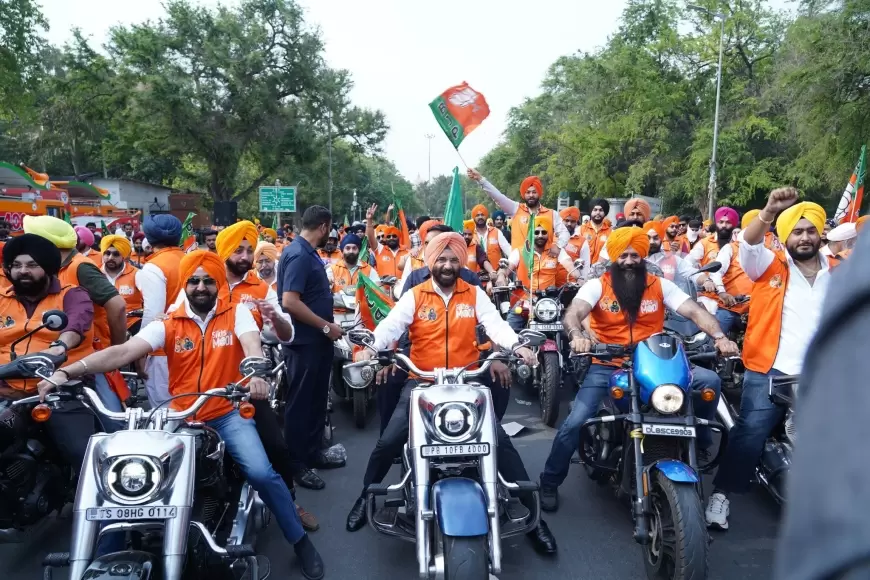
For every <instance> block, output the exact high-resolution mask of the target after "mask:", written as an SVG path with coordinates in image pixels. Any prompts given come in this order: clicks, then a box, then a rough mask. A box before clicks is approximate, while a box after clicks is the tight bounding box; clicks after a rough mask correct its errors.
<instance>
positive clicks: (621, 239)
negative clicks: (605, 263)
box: [604, 228, 649, 262]
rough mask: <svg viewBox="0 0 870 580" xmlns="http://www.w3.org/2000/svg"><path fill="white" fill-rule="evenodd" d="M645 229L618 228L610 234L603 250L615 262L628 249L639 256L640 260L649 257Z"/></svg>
mask: <svg viewBox="0 0 870 580" xmlns="http://www.w3.org/2000/svg"><path fill="white" fill-rule="evenodd" d="M646 232H647V228H619V229H616V230H613V231H612V232H610V236H609V237H608V238H607V243H606V244H605V246H604V247H605V248H607V255H608V256H610V259H611V260H612V261H614V262H615V261H616V259H617V258H619V256H621V255H622V253H623V252H624V251H625V250H627V249H628V248H634V250H635V251H636V252H637V253H638V254H640V257H641V258H646V257H647V255H649V237H648V236H647V233H646Z"/></svg>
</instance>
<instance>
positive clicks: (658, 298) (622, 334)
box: [540, 220, 737, 511]
mask: <svg viewBox="0 0 870 580" xmlns="http://www.w3.org/2000/svg"><path fill="white" fill-rule="evenodd" d="M647 221H649V220H647ZM647 231H648V229H645V228H638V227H621V228H618V229H616V230H614V231H613V232H612V233H611V235H610V237H608V239H607V248H606V249H607V252H608V254H609V255H610V256H612V260H613V261H612V263H611V264H610V266H609V267H608V269H607V271H606V272H605V273H604V275H603V276H601V277H600V278H593V279H592V280H589V281H588V282H586V284H584V285H583V286H581V287H580V290H579V291H578V293H577V296H576V297H575V298H574V300H573V301H572V303H571V306H570V307H569V308H568V312H567V313H566V315H565V318H564V321H563V323H564V325H565V329H566V330H567V332H568V336H569V337H570V339H571V348H572V349H573V350H574V352H576V353H584V352H589V351H590V350H592V346H593V340H592V339H591V338H589V336H591V335H587V333H586V331H585V330H584V329H583V326H582V323H583V322H584V320H586V319H587V317H588V322H589V327H590V328H591V330H592V331H593V333H594V336H595V337H596V340H597V341H598V342H600V343H606V344H622V345H633V344H638V343H640V342H642V341H645V340H647V339H649V338H650V337H652V336H653V335H655V334H658V333H661V332H663V330H664V323H665V310H666V309H667V310H670V311H674V312H677V313H678V314H680V315H681V316H684V317H686V318H688V319H690V320H692V321H693V322H694V323H695V324H697V325H698V327H699V328H701V330H703V331H704V332H706V333H707V334H709V335H710V336H713V337H714V338H716V347H717V348H718V349H719V351H720V352H722V353H723V354H736V353H737V345H736V344H734V343H733V342H731V341H729V340H728V339H727V338H726V337H725V335H724V334H723V333H722V331H721V330H720V329H719V324H718V323H717V321H716V319H715V318H714V317H713V316H712V315H711V314H709V313H708V312H707V311H706V310H704V309H703V308H701V307H700V306H699V305H698V304H697V303H696V302H695V301H693V300H692V299H691V298H690V297H689V296H688V295H687V294H686V293H685V292H683V291H682V290H680V288H679V287H678V286H677V285H675V284H674V283H673V282H671V281H670V280H667V279H665V278H660V277H658V276H654V275H653V274H651V273H649V272H648V271H647V263H646V261H645V260H644V257H645V256H646V255H647V253H648V252H649V238H648V237H647ZM655 233H657V232H655ZM620 364H621V361H609V360H606V361H605V360H598V359H593V361H592V365H591V366H590V368H589V371H588V372H587V374H586V377H585V379H584V380H583V385H582V386H581V388H580V390H579V391H578V392H577V396H576V397H575V399H574V405H573V407H572V408H571V413H570V414H569V415H568V417H567V418H566V419H565V421H564V422H563V423H562V424H561V425H560V426H559V431H558V432H557V433H556V437H555V438H554V439H553V446H552V448H551V450H550V455H549V457H547V461H546V463H545V465H544V471H543V473H542V474H541V480H540V481H541V508H542V509H544V510H546V511H555V510H556V509H558V507H559V493H558V488H559V486H560V485H561V484H562V482H563V481H564V480H565V477H566V476H567V475H568V468H569V466H570V465H571V457H572V456H573V455H574V452H575V451H576V450H577V442H578V441H579V439H580V437H579V436H580V429H581V428H582V426H583V424H584V423H585V422H586V421H587V420H588V419H589V418H590V417H592V416H593V415H594V414H595V412H596V411H597V409H598V406H599V404H600V403H601V401H602V400H603V399H604V398H605V397H607V396H608V393H609V390H608V388H607V387H608V381H609V380H610V377H611V375H612V374H613V371H614V369H616V368H619V365H620ZM692 379H693V380H692V387H693V388H694V389H711V390H712V391H714V393H716V394H717V395H718V391H719V389H720V386H721V381H720V379H719V376H718V375H717V374H716V373H715V372H713V371H711V370H708V369H703V368H700V367H695V368H693V369H692ZM717 399H718V396H715V397H714V398H713V401H710V402H699V403H697V404H696V405H695V413H696V415H697V416H698V417H701V418H703V419H707V420H712V419H713V417H714V416H715V413H716V404H717ZM697 443H698V447H699V448H700V449H705V448H706V447H708V446H709V445H711V444H712V435H711V433H710V430H709V429H704V428H699V429H698V431H697Z"/></svg>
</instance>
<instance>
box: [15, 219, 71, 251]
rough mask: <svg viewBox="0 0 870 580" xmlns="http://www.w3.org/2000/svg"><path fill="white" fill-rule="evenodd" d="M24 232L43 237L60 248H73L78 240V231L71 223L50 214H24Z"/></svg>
mask: <svg viewBox="0 0 870 580" xmlns="http://www.w3.org/2000/svg"><path fill="white" fill-rule="evenodd" d="M24 233H25V234H36V235H37V236H40V237H43V238H45V239H46V240H48V241H49V242H51V243H52V244H54V245H55V246H57V248H58V249H60V250H71V249H73V248H75V247H76V242H77V241H78V237H77V236H76V231H75V230H74V229H73V227H72V226H71V225H70V224H68V223H66V222H65V221H63V220H62V219H58V218H56V217H51V216H48V215H37V216H32V215H26V216H24Z"/></svg>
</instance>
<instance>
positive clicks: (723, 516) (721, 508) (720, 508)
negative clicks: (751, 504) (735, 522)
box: [704, 493, 731, 530]
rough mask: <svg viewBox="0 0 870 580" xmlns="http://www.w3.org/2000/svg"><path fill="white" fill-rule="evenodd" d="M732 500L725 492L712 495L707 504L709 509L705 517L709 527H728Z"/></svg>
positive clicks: (723, 528) (719, 528)
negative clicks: (729, 499) (730, 500)
mask: <svg viewBox="0 0 870 580" xmlns="http://www.w3.org/2000/svg"><path fill="white" fill-rule="evenodd" d="M730 505H731V502H729V501H728V498H727V497H725V494H724V493H714V494H713V495H711V496H710V502H709V503H708V504H707V510H706V511H705V512H704V518H705V519H706V520H707V527H708V528H714V529H717V530H727V529H728V514H729V513H730V511H731V510H730V507H729V506H730Z"/></svg>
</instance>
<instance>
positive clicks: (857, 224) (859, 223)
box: [855, 215, 870, 232]
mask: <svg viewBox="0 0 870 580" xmlns="http://www.w3.org/2000/svg"><path fill="white" fill-rule="evenodd" d="M868 217H870V216H866V215H862V216H861V217H859V218H858V221H856V222H855V229H856V230H857V231H859V232H860V231H861V228H863V227H864V222H866V221H867V218H868Z"/></svg>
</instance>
